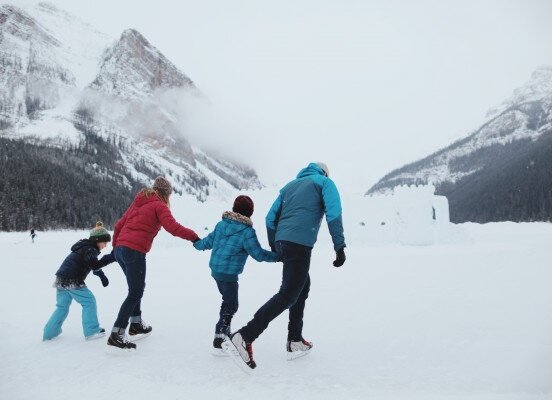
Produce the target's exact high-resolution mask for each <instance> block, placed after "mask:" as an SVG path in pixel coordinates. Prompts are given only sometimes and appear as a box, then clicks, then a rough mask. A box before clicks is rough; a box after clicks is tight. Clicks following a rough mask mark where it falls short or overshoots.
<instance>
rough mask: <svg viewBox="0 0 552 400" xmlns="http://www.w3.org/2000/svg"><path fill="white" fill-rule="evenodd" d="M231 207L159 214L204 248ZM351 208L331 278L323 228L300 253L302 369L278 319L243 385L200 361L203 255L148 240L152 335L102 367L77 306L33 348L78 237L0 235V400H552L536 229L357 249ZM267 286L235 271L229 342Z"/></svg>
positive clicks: (262, 278)
mask: <svg viewBox="0 0 552 400" xmlns="http://www.w3.org/2000/svg"><path fill="white" fill-rule="evenodd" d="M276 189H277V188H270V189H267V190H262V191H257V192H250V194H251V195H252V196H253V199H254V200H255V203H256V211H255V214H254V215H253V221H254V223H255V227H256V228H257V233H258V234H259V238H260V241H261V243H263V245H264V246H265V247H266V236H265V232H264V216H265V214H266V211H267V210H268V208H269V206H270V204H271V201H272V200H273V199H274V196H275V194H276ZM231 200H232V196H230V195H229V196H228V198H227V199H224V200H219V201H209V202H207V203H204V204H201V203H197V202H196V201H195V199H194V198H189V197H178V196H175V197H173V199H172V210H173V212H174V214H175V216H176V218H177V220H179V221H180V222H182V223H183V224H184V225H186V226H189V227H192V228H194V229H195V230H196V231H197V232H198V233H199V234H200V235H201V236H204V235H206V234H207V233H208V232H210V229H212V228H213V227H214V225H215V224H216V222H217V221H218V220H219V219H220V216H221V214H222V212H223V211H224V210H226V209H228V208H229V207H230V205H231ZM360 204H361V205H362V203H360ZM357 207H361V206H359V205H358V204H357V203H355V202H354V201H351V200H350V199H348V198H344V212H345V215H344V217H345V228H346V230H345V232H346V238H347V242H348V247H347V249H346V251H347V257H348V258H347V262H346V264H345V265H344V266H343V267H342V268H339V269H338V268H334V267H333V266H332V265H331V262H332V261H333V259H334V252H333V250H332V245H331V240H330V238H329V235H328V233H327V229H326V228H325V227H322V229H321V235H320V238H319V242H318V243H317V245H316V247H315V249H314V252H313V259H312V264H311V277H312V288H311V292H310V296H309V299H308V301H307V307H306V314H305V327H304V334H305V337H306V338H308V339H309V340H312V341H313V342H314V343H315V348H314V349H313V351H312V354H310V355H309V357H305V358H302V359H299V360H295V361H293V362H288V361H286V352H285V340H286V329H287V316H286V315H282V316H280V317H279V318H277V319H276V320H275V321H273V323H272V324H271V325H270V326H269V328H268V330H267V331H265V333H264V334H263V335H262V336H261V337H260V338H259V339H258V340H257V341H256V342H255V343H254V351H255V356H256V361H257V364H258V367H257V369H256V370H255V371H254V374H253V375H251V376H248V375H245V374H244V373H243V372H242V371H240V370H239V369H238V368H236V366H235V365H234V364H233V363H232V361H231V360H229V359H227V358H220V357H213V356H212V355H211V342H212V338H213V331H214V325H215V322H216V320H217V316H218V309H219V306H220V303H219V301H220V299H219V294H218V292H217V289H216V286H215V284H214V282H213V280H212V278H211V277H210V275H209V268H208V259H209V253H208V252H197V251H195V250H194V249H193V248H192V246H191V244H190V243H189V242H184V241H182V240H180V239H176V238H173V237H172V236H170V235H168V234H167V233H165V232H164V231H162V232H161V233H160V234H159V235H158V237H157V238H156V240H155V242H154V245H153V249H152V251H151V252H150V253H149V254H148V257H147V263H148V271H147V274H148V276H147V286H146V291H145V295H144V300H143V303H142V304H143V312H144V314H143V315H144V318H145V319H146V321H147V322H148V323H150V324H151V325H152V326H153V328H154V330H153V333H152V335H151V336H150V337H149V338H148V339H146V340H144V341H141V342H139V343H138V351H137V352H135V353H134V354H130V355H127V356H123V357H115V356H111V355H108V354H106V352H105V349H106V344H105V340H97V341H92V342H86V341H85V340H84V338H83V336H82V329H81V325H80V306H79V305H76V304H73V306H72V308H71V311H70V314H69V317H68V319H67V321H66V322H65V325H64V331H63V334H62V336H61V337H60V338H59V340H57V341H54V342H48V343H42V342H41V337H42V328H43V326H44V324H45V322H46V320H47V319H48V318H49V316H50V314H51V312H52V311H53V309H54V305H55V290H54V289H53V288H52V287H51V283H52V281H53V279H54V276H53V274H54V273H55V271H56V269H57V268H58V266H59V264H60V262H61V261H62V260H63V258H64V257H65V255H66V254H67V251H68V250H69V247H70V246H71V245H72V244H73V243H74V242H75V241H76V240H78V239H80V238H82V237H86V235H87V232H74V231H64V232H38V237H37V238H36V243H35V244H34V245H33V244H31V243H30V239H29V237H28V233H10V234H8V233H0V251H1V254H2V255H3V256H2V262H1V264H0V265H1V267H0V268H1V276H2V279H0V315H1V316H2V317H1V318H0V328H1V331H2V333H3V335H2V340H1V341H0V354H1V357H2V362H1V363H0V387H1V393H2V395H1V396H0V397H2V398H6V399H38V398H40V399H57V400H63V399H68V400H69V399H71V400H74V399H75V398H79V399H103V398H117V399H120V400H124V399H153V398H155V399H181V398H182V399H184V398H185V399H197V398H203V399H215V398H216V399H220V398H224V399H238V398H240V399H242V398H254V399H332V400H335V399H370V398H373V399H409V400H410V399H439V400H441V399H485V400H489V399H491V400H496V399H501V400H502V399H512V400H513V399H515V400H520V399H521V400H523V399H551V398H552V380H551V379H550V371H552V335H551V332H552V318H551V317H550V316H551V315H552V291H551V290H550V282H552V270H551V268H550V262H549V258H550V238H551V237H552V226H551V225H550V224H545V223H535V224H514V223H500V224H487V225H477V224H464V225H462V226H461V227H462V229H463V230H464V231H465V233H466V235H467V236H468V237H469V240H465V241H453V242H452V243H449V244H435V245H432V246H404V245H399V244H396V243H390V242H389V243H377V242H374V241H371V240H367V239H366V234H367V225H365V227H363V229H360V228H361V227H360V226H359V225H357V224H356V222H353V218H355V215H362V214H364V215H367V214H368V213H369V211H370V210H369V209H365V208H364V206H362V207H361V208H359V209H358V210H355V208H357ZM357 227H358V229H357ZM204 228H207V229H206V230H205V229H204ZM106 250H107V251H109V250H110V249H109V248H108V249H106ZM105 272H106V274H107V276H108V277H109V280H110V285H109V286H108V287H107V288H103V287H102V286H101V284H100V281H99V279H97V278H96V277H95V276H93V275H90V277H89V278H88V280H87V284H88V285H89V287H90V288H91V290H92V291H93V292H94V294H95V295H96V298H97V302H98V314H99V319H100V323H101V324H102V326H103V327H105V328H106V329H108V330H109V329H110V328H111V326H112V324H113V322H114V320H115V318H116V314H117V311H118V308H119V306H120V303H121V302H122V300H123V298H124V297H125V295H126V291H127V287H126V283H125V281H124V277H123V274H122V272H121V270H120V268H119V267H118V266H117V265H116V264H112V265H110V266H108V267H107V268H106V269H105ZM280 281H281V266H280V264H266V263H264V264H259V263H256V262H254V261H251V260H249V261H248V264H247V265H246V267H245V272H244V274H243V275H242V276H241V280H240V309H239V311H238V313H237V315H236V317H235V320H234V324H233V327H234V328H239V327H240V326H242V325H243V324H244V323H246V322H247V321H248V320H249V319H250V318H251V316H252V315H253V313H254V312H255V311H256V310H257V308H258V307H259V306H260V305H262V304H263V303H264V302H265V301H266V300H267V299H268V298H269V297H270V296H272V295H273V294H274V293H275V291H276V290H277V288H278V287H279V284H280Z"/></svg>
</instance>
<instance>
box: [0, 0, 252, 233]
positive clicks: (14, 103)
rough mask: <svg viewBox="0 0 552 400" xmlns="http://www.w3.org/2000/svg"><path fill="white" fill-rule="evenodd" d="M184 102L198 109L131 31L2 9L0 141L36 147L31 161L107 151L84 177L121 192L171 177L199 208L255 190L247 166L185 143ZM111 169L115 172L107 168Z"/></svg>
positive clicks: (183, 80) (179, 80) (189, 88)
mask: <svg viewBox="0 0 552 400" xmlns="http://www.w3.org/2000/svg"><path fill="white" fill-rule="evenodd" d="M181 98H185V99H188V102H194V101H197V102H200V101H205V100H204V99H203V98H202V95H201V93H200V91H199V90H198V89H197V88H196V87H195V85H194V83H193V82H192V80H191V79H190V78H189V77H188V76H186V75H185V74H184V73H183V72H181V71H180V70H179V69H178V68H177V67H176V66H175V65H174V64H172V63H171V62H170V60H168V59H167V58H166V57H165V56H164V55H163V54H162V53H161V52H159V50H157V49H156V48H155V47H154V46H153V45H152V44H151V43H149V42H148V41H147V39H146V38H144V37H143V36H142V35H141V34H140V33H139V32H138V31H136V30H134V29H128V30H126V31H124V32H123V33H122V35H121V36H120V37H118V38H111V37H109V36H108V35H105V34H103V33H101V32H98V31H97V30H95V29H94V28H93V27H91V26H90V25H88V24H86V23H84V22H82V21H80V20H79V19H78V18H76V17H74V16H72V15H70V14H68V13H66V12H65V11H63V10H60V9H58V8H57V7H56V6H54V5H52V4H49V3H39V4H38V5H36V6H27V7H17V6H13V5H3V6H1V7H0V137H3V138H6V139H10V140H23V141H25V142H26V143H29V144H31V145H35V146H38V147H36V148H34V150H33V152H34V153H35V154H38V153H36V151H37V149H39V148H42V147H41V146H50V147H55V148H60V149H66V150H68V151H69V153H71V157H72V158H73V159H74V160H76V159H78V158H79V154H81V155H82V157H81V159H82V160H85V159H87V160H88V159H89V157H88V156H86V157H85V156H84V154H85V153H86V154H88V152H89V150H88V148H90V147H91V146H92V147H93V146H95V145H98V146H100V144H99V143H101V146H103V147H106V146H107V147H109V146H111V147H113V149H112V150H108V151H104V152H102V151H99V149H95V151H96V152H97V153H98V154H105V155H107V154H109V157H110V159H109V160H108V159H102V158H101V156H98V159H97V160H95V161H94V162H93V163H91V164H90V165H85V166H83V167H85V168H84V173H86V174H95V176H96V177H98V176H100V177H101V178H102V179H104V180H107V181H110V182H112V183H113V184H114V185H120V186H121V189H122V190H127V191H128V190H133V189H135V188H137V187H139V186H143V185H147V184H149V183H150V182H151V178H153V177H154V176H156V175H169V176H173V177H174V179H173V181H174V182H173V183H174V185H175V190H176V191H177V192H179V193H184V192H185V193H189V194H193V195H194V196H196V197H197V198H198V199H199V200H205V199H206V198H207V196H209V195H213V194H216V193H218V192H219V191H221V192H225V191H228V190H230V189H232V188H233V189H248V188H260V187H262V185H261V184H260V182H259V179H258V177H257V175H256V173H255V171H254V170H252V169H251V168H250V167H247V166H243V165H240V164H236V163H234V162H232V161H230V160H227V159H225V157H224V154H222V155H217V156H216V157H214V156H213V155H212V153H209V152H206V151H203V150H201V149H198V148H197V146H194V144H193V143H190V142H189V140H188V139H187V137H189V136H190V134H191V133H193V132H191V131H190V130H192V129H194V128H193V126H190V124H187V120H186V110H185V107H186V104H187V103H186V104H185V102H175V101H171V100H173V99H181ZM175 103H178V104H176V105H175ZM181 103H182V104H181ZM183 104H184V105H183ZM22 154H23V153H22ZM22 154H20V156H22ZM25 154H30V153H29V152H25ZM14 157H15V155H14ZM48 157H49V156H48ZM48 157H43V159H44V160H43V161H47V160H48ZM32 161H33V160H25V161H24V162H25V163H32ZM113 162H115V163H116V164H117V165H119V166H121V168H115V169H113V168H108V167H107V166H108V165H111V164H112V163H113ZM67 165H68V168H74V167H78V165H77V164H74V163H72V162H70V163H68V164H67ZM79 169H80V168H79ZM27 180H28V181H29V184H30V185H32V184H33V183H34V182H36V177H27ZM83 181H84V182H86V181H87V180H86V179H84V180H83ZM61 226H63V225H61ZM61 226H58V227H61ZM22 228H23V227H22Z"/></svg>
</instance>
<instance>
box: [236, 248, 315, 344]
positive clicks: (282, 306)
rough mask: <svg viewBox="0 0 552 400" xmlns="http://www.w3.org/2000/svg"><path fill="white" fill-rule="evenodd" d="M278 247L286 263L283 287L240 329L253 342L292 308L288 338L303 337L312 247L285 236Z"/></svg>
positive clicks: (299, 338)
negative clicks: (293, 241) (275, 320)
mask: <svg viewBox="0 0 552 400" xmlns="http://www.w3.org/2000/svg"><path fill="white" fill-rule="evenodd" d="M276 251H277V252H278V255H279V256H280V258H281V260H282V261H283V263H284V266H283V271H282V285H281V286H280V290H279V291H278V293H276V294H275V295H274V296H272V298H271V299H270V300H268V301H267V302H266V303H265V304H264V305H263V306H262V307H261V308H259V310H258V311H257V312H256V313H255V315H254V316H253V319H252V320H251V321H249V322H248V324H247V325H246V326H245V327H243V328H242V329H241V330H240V331H241V333H242V335H243V337H244V338H245V340H246V341H248V342H252V341H254V340H255V339H257V338H258V337H259V336H260V335H261V333H263V331H264V330H265V329H266V328H267V327H268V324H269V323H270V322H271V321H272V320H273V319H275V318H276V317H277V316H278V315H280V314H281V313H282V312H284V311H285V310H287V309H288V308H289V324H288V340H301V338H302V334H303V312H304V310H305V301H306V300H307V297H308V296H309V289H310V276H309V267H310V259H311V252H312V247H307V246H302V245H300V244H297V243H292V242H286V241H283V240H280V241H277V242H276Z"/></svg>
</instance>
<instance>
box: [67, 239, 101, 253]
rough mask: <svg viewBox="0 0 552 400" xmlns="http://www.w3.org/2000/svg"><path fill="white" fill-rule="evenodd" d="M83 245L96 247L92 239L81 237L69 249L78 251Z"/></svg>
mask: <svg viewBox="0 0 552 400" xmlns="http://www.w3.org/2000/svg"><path fill="white" fill-rule="evenodd" d="M83 247H94V248H96V249H97V248H98V246H97V245H96V243H94V242H93V241H91V240H89V239H81V240H79V241H78V242H77V243H75V244H74V245H73V246H72V247H71V251H79V250H80V249H82V248H83Z"/></svg>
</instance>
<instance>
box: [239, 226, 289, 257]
mask: <svg viewBox="0 0 552 400" xmlns="http://www.w3.org/2000/svg"><path fill="white" fill-rule="evenodd" d="M243 247H244V248H245V251H247V253H248V254H249V255H250V256H251V257H253V258H254V259H255V260H257V261H259V262H262V261H266V262H278V261H280V257H279V256H278V254H277V253H275V252H273V251H268V250H265V249H263V248H262V247H261V244H260V243H259V239H257V233H256V232H255V229H253V228H251V229H250V230H249V232H248V233H247V235H246V236H245V239H244V240H243Z"/></svg>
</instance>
